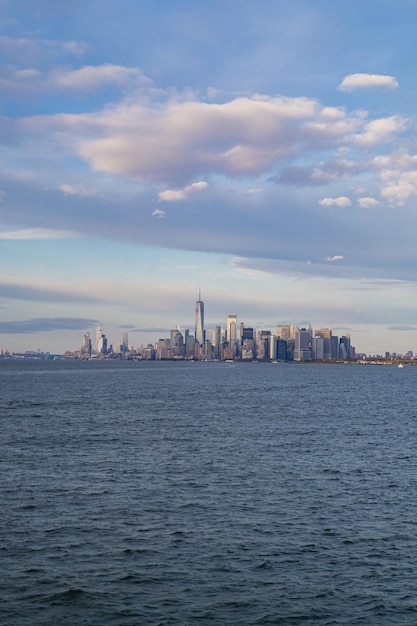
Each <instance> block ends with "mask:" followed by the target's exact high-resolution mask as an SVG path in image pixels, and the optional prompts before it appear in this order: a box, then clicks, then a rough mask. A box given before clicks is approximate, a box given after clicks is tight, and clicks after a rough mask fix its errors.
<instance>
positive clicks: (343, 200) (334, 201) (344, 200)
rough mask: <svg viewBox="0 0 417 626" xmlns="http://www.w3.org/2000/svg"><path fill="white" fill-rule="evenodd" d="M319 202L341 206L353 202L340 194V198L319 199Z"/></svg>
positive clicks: (325, 204)
mask: <svg viewBox="0 0 417 626" xmlns="http://www.w3.org/2000/svg"><path fill="white" fill-rule="evenodd" d="M319 204H321V206H326V207H327V206H339V207H347V206H350V205H351V204H352V203H351V201H350V200H349V198H347V197H346V196H339V197H338V198H323V199H322V200H319Z"/></svg>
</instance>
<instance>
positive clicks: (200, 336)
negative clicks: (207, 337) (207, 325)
mask: <svg viewBox="0 0 417 626" xmlns="http://www.w3.org/2000/svg"><path fill="white" fill-rule="evenodd" d="M195 338H196V339H197V341H198V343H199V344H200V346H201V345H203V344H204V302H203V301H202V300H201V291H199V293H198V300H197V302H196V303H195Z"/></svg>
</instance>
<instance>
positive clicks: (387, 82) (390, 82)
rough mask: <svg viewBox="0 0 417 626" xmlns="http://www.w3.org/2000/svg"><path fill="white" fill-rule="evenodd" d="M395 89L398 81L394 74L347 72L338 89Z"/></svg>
mask: <svg viewBox="0 0 417 626" xmlns="http://www.w3.org/2000/svg"><path fill="white" fill-rule="evenodd" d="M380 87H382V88H383V89H397V88H398V81H397V79H396V78H395V77H394V76H386V75H384V74H360V73H359V74H348V75H347V76H345V77H344V79H343V80H342V82H341V83H340V85H339V87H338V89H339V90H340V91H354V90H355V89H375V88H380Z"/></svg>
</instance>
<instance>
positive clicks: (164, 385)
mask: <svg viewBox="0 0 417 626" xmlns="http://www.w3.org/2000/svg"><path fill="white" fill-rule="evenodd" d="M416 383H417V367H405V368H404V369H402V370H401V369H398V368H396V367H392V366H390V367H387V366H360V365H318V364H317V365H315V364H305V365H302V364H262V363H258V364H233V365H230V364H226V363H161V362H159V363H152V362H139V363H134V362H110V361H109V362H93V361H90V362H86V363H81V362H80V363H77V362H75V363H74V362H64V361H51V362H49V361H40V362H34V361H33V362H12V361H3V362H0V420H1V437H0V468H1V481H0V505H1V509H0V511H1V517H0V563H1V584H0V600H1V602H0V623H1V624H4V625H7V626H40V625H42V626H56V625H57V624H59V625H60V626H66V625H68V626H72V625H74V626H84V625H93V626H131V625H132V626H133V625H135V626H136V625H139V626H141V625H152V626H153V625H154V626H157V625H161V626H162V625H178V626H186V625H194V624H202V625H203V624H212V625H221V626H226V625H231V624H233V625H239V626H245V625H249V624H251V625H252V624H280V625H285V626H286V625H291V626H292V625H298V624H300V625H303V626H313V625H314V626H325V625H330V624H340V625H346V626H347V625H349V626H353V625H355V626H356V625H357V626H363V625H365V626H374V625H375V626H395V625H399V626H407V625H413V626H415V625H416V624H417V589H416V586H417V448H416V446H417V384H416Z"/></svg>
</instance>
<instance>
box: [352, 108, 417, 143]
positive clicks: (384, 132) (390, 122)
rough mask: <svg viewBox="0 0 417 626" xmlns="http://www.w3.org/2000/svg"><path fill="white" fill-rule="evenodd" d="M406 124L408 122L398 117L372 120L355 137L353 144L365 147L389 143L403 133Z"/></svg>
mask: <svg viewBox="0 0 417 626" xmlns="http://www.w3.org/2000/svg"><path fill="white" fill-rule="evenodd" d="M408 124H409V122H408V120H406V119H405V118H403V117H401V116H399V115H392V116H391V117H385V118H381V119H378V120H372V121H371V122H368V123H367V124H365V126H364V129H363V132H361V133H358V134H357V135H356V137H355V142H356V143H357V144H359V145H363V146H365V147H370V146H374V145H376V144H378V143H387V142H390V141H392V140H393V138H394V136H395V135H396V134H398V133H401V132H402V131H404V130H405V129H406V128H407V126H408Z"/></svg>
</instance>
